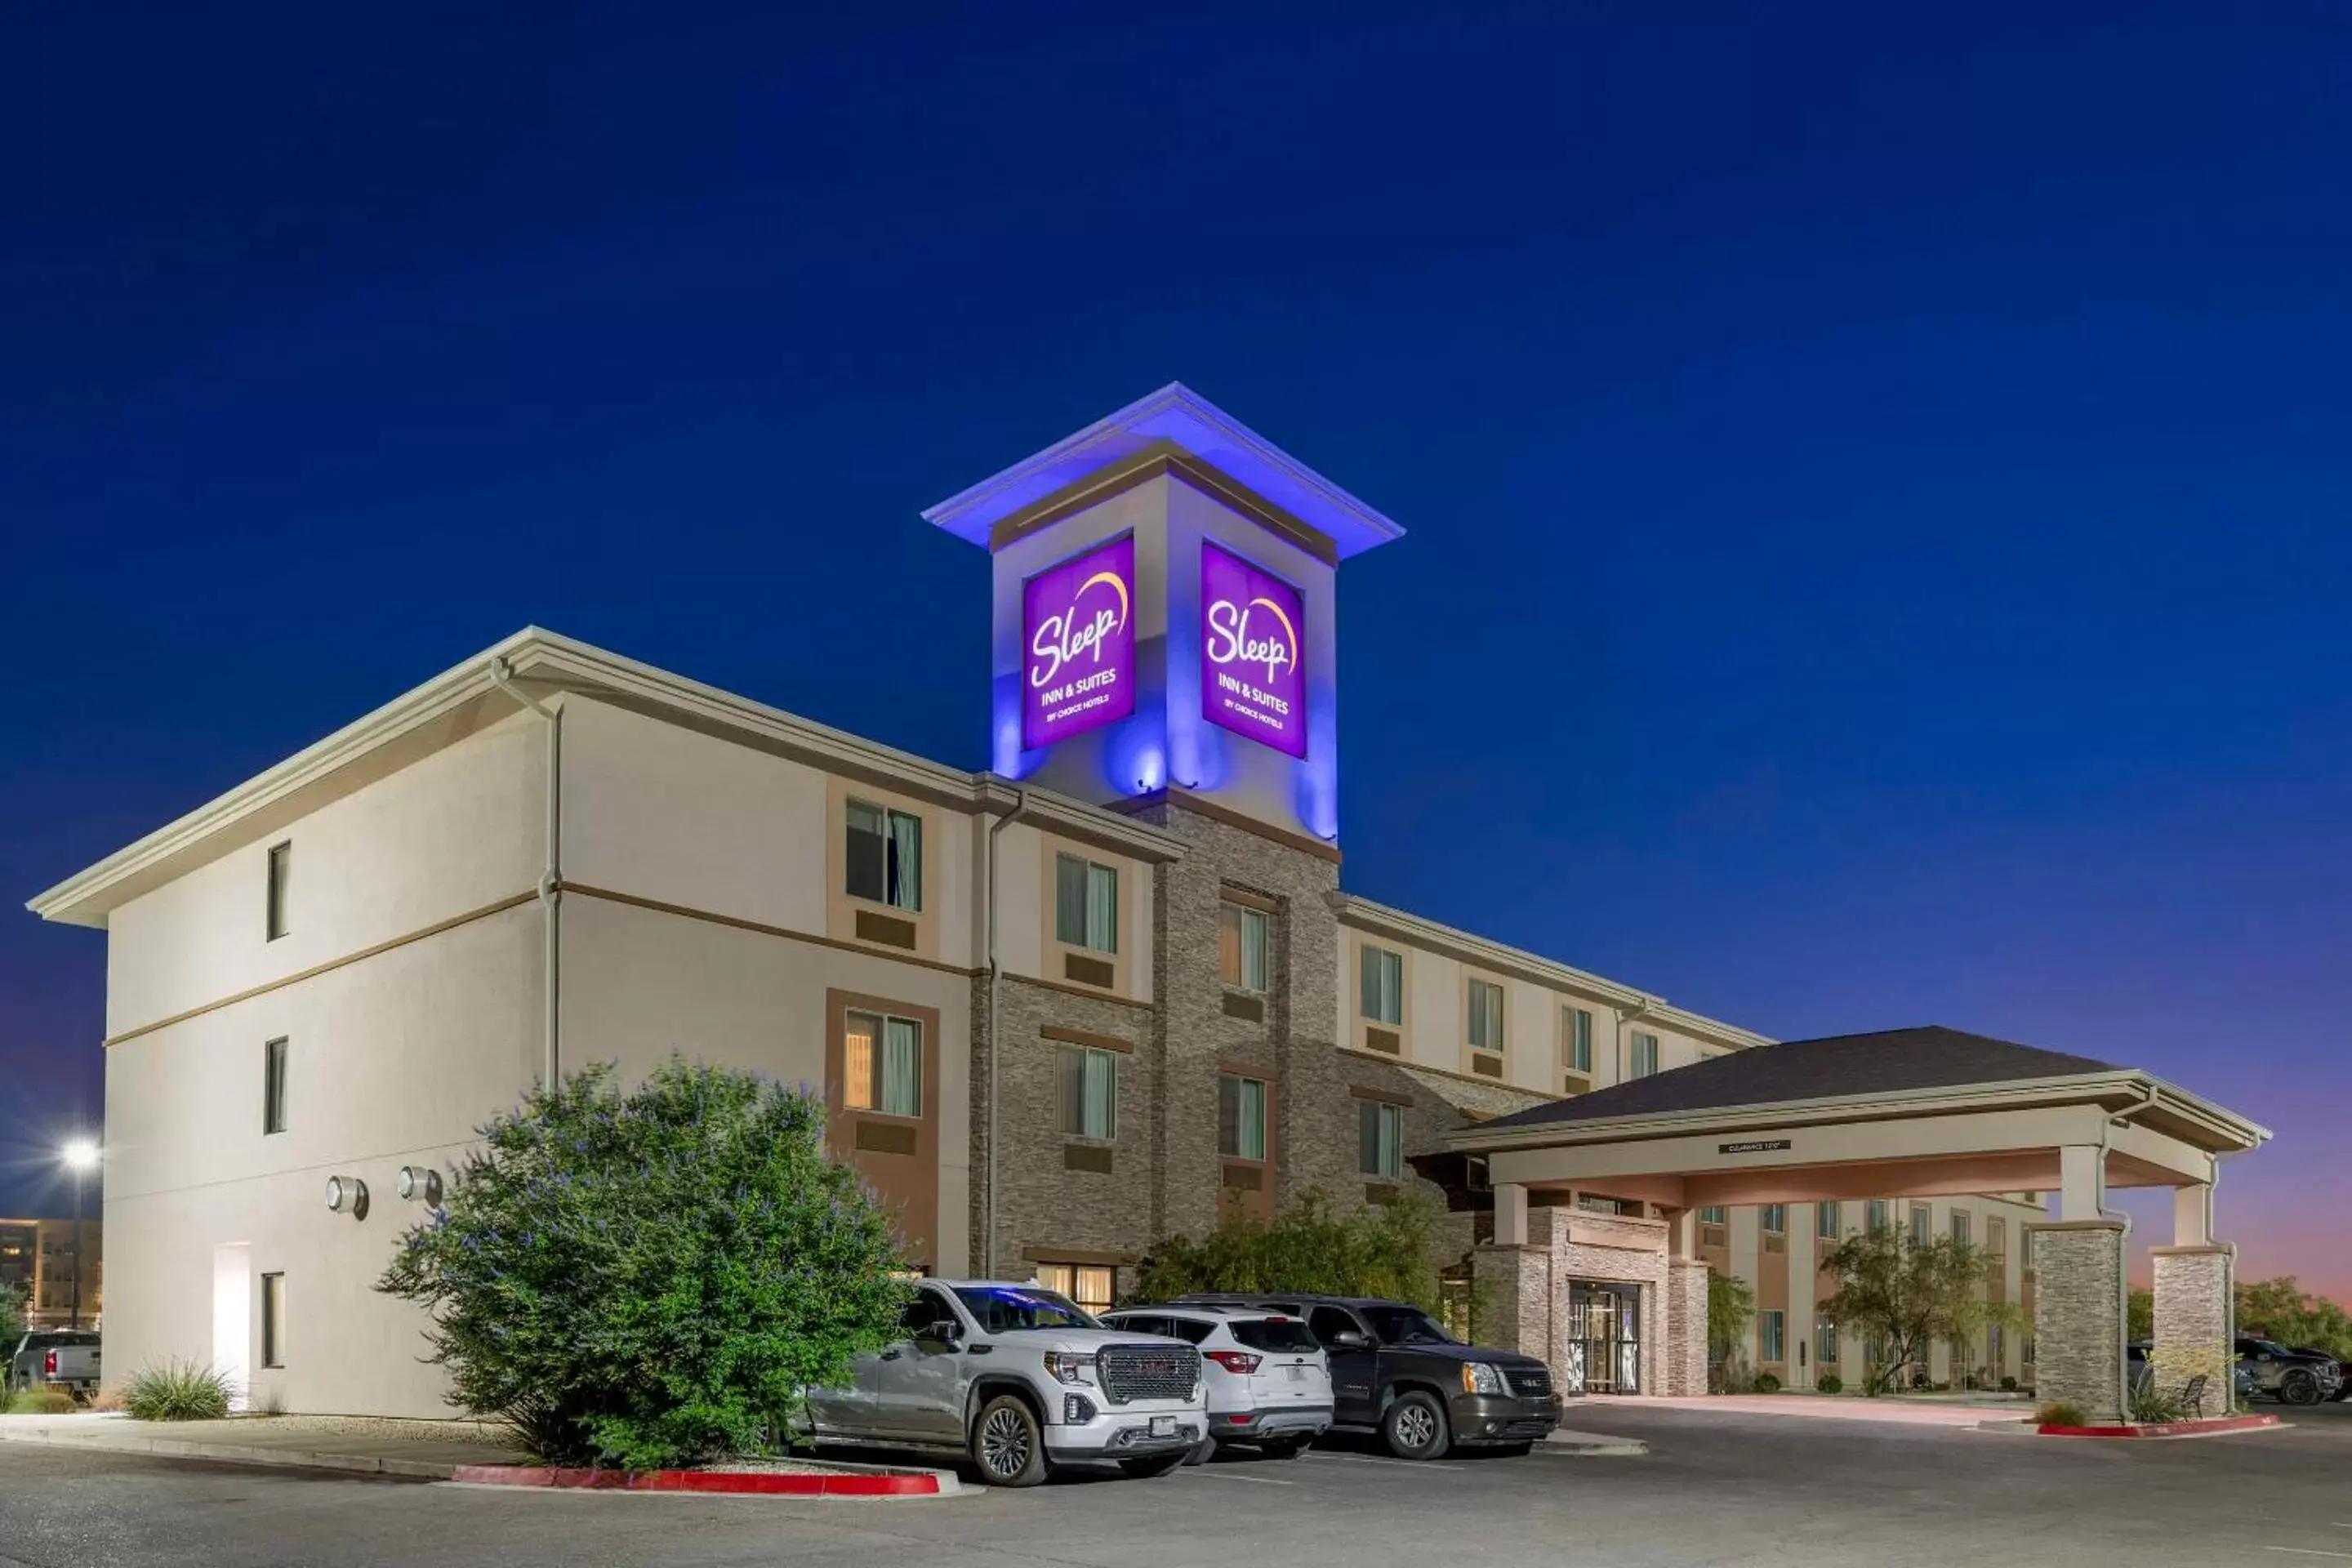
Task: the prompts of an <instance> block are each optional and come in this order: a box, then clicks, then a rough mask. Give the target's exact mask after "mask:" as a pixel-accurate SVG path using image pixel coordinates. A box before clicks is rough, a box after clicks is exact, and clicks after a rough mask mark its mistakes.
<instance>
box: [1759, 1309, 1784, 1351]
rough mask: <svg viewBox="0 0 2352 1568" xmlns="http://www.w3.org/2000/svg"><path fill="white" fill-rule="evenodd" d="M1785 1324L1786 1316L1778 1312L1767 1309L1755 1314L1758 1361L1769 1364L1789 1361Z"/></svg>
mask: <svg viewBox="0 0 2352 1568" xmlns="http://www.w3.org/2000/svg"><path fill="white" fill-rule="evenodd" d="M1787 1323H1788V1320H1787V1318H1786V1316H1785V1315H1784V1314H1783V1313H1781V1312H1780V1311H1779V1310H1773V1309H1768V1310H1764V1311H1761V1312H1759V1313H1757V1314H1756V1337H1757V1340H1758V1342H1759V1346H1760V1349H1759V1352H1758V1354H1757V1357H1756V1359H1757V1360H1758V1361H1760V1362H1765V1363H1773V1362H1783V1361H1786V1360H1788V1359H1789V1358H1788V1349H1789V1347H1788V1343H1787V1340H1786V1337H1785V1336H1786V1333H1787Z"/></svg>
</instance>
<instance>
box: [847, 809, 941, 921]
mask: <svg viewBox="0 0 2352 1568" xmlns="http://www.w3.org/2000/svg"><path fill="white" fill-rule="evenodd" d="M848 866H849V889H848V892H849V896H850V897H851V898H853V899H864V900H866V901H867V902H868V903H876V904H887V905H889V906H890V907H891V908H892V909H894V910H907V911H908V912H909V913H910V914H919V913H920V912H921V910H922V908H923V819H922V818H921V817H919V816H916V815H915V814H914V813H912V812H908V811H893V810H891V809H889V808H888V807H886V806H879V805H872V804H870V803H869V802H866V801H862V800H858V799H856V798H855V797H852V798H851V800H850V802H849V853H848Z"/></svg>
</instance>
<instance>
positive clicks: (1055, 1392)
mask: <svg viewBox="0 0 2352 1568" xmlns="http://www.w3.org/2000/svg"><path fill="white" fill-rule="evenodd" d="M899 1323H900V1331H901V1332H902V1333H903V1334H904V1335H905V1336H906V1337H905V1338H903V1339H901V1340H899V1341H898V1342H897V1343H896V1344H892V1345H888V1346H886V1347H885V1348H884V1349H882V1350H880V1351H878V1352H874V1353H872V1354H870V1355H862V1356H858V1357H856V1359H855V1361H854V1362H853V1363H852V1366H853V1369H854V1373H855V1377H856V1381H855V1383H854V1384H853V1385H852V1386H850V1387H847V1388H815V1389H811V1390H810V1391H809V1395H808V1420H809V1427H810V1435H811V1436H814V1438H815V1439H816V1440H817V1441H819V1442H821V1443H861V1444H870V1445H874V1446H877V1447H890V1448H929V1449H934V1450H953V1451H955V1452H958V1453H961V1454H963V1455H964V1456H966V1457H967V1458H970V1459H971V1462H972V1464H973V1466H974V1467H976V1468H978V1469H979V1471H980V1475H981V1479H982V1480H984V1481H986V1482H987V1483H988V1484H989V1485H991V1486H996V1487H1027V1486H1034V1485H1036V1484H1037V1483H1038V1482H1039V1481H1042V1480H1044V1479H1045V1476H1046V1473H1047V1471H1048V1470H1049V1469H1051V1468H1053V1467H1055V1466H1056V1465H1060V1464H1065V1463H1067V1462H1071V1461H1078V1460H1089V1461H1091V1460H1099V1461H1105V1462H1111V1463H1116V1464H1117V1465H1118V1467H1119V1468H1121V1469H1123V1470H1125V1471H1126V1472H1127V1473H1128V1474H1129V1475H1130V1476H1160V1475H1165V1474H1167V1473H1168V1472H1169V1471H1171V1470H1173V1469H1175V1468H1177V1467H1179V1466H1180V1465H1181V1464H1183V1462H1184V1458H1185V1456H1186V1455H1187V1454H1189V1453H1191V1452H1192V1449H1193V1448H1194V1447H1196V1446H1197V1445H1198V1444H1199V1443H1200V1442H1201V1440H1202V1438H1203V1437H1205V1436H1207V1435H1208V1428H1209V1416H1208V1407H1207V1405H1206V1403H1205V1400H1204V1397H1203V1393H1202V1378H1201V1352H1199V1351H1197V1350H1195V1349H1193V1348H1192V1346H1191V1345H1189V1344H1186V1343H1184V1342H1181V1341H1179V1340H1171V1339H1161V1338H1157V1337H1154V1336H1151V1335H1146V1334H1138V1333H1133V1332H1127V1333H1121V1332H1119V1331H1116V1330H1112V1329H1107V1328H1105V1327H1103V1326H1102V1324H1101V1323H1099V1322H1097V1321H1096V1320H1095V1319H1094V1318H1092V1317H1090V1316H1088V1315H1087V1312H1086V1311H1085V1310H1082V1309H1080V1308H1079V1307H1077V1306H1076V1305H1075V1304H1073V1303H1072V1302H1071V1301H1070V1300H1068V1299H1067V1298H1066V1297H1063V1296H1059V1295H1056V1294H1055V1293H1054V1292H1053V1291H1051V1290H1047V1289H1042V1288H1041V1287H1038V1286H1034V1285H1008V1284H1003V1283H1000V1282H997V1281H993V1280H985V1279H977V1280H974V1279H964V1280H957V1279H926V1280H924V1281H923V1282H922V1284H921V1285H920V1286H919V1287H918V1288H917V1289H916V1291H915V1297H914V1300H912V1301H910V1302H909V1303H908V1306H907V1310H906V1312H905V1314H904V1316H903V1317H902V1318H901V1319H900V1320H899Z"/></svg>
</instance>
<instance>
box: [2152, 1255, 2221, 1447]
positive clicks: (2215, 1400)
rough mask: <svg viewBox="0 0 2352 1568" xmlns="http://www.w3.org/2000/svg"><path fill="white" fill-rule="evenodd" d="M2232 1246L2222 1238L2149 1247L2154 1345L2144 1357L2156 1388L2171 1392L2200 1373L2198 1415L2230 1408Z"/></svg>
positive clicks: (2216, 1412)
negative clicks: (2202, 1386)
mask: <svg viewBox="0 0 2352 1568" xmlns="http://www.w3.org/2000/svg"><path fill="white" fill-rule="evenodd" d="M2237 1251H2238V1249H2237V1248H2236V1247H2231V1246H2229V1245H2228V1244H2226V1243H2219V1244H2210V1245H2207V1246H2202V1247H2151V1248H2149V1261H2150V1263H2151V1264H2153V1266H2154V1267H2155V1270H2156V1349H2155V1352H2154V1353H2153V1355H2152V1356H2151V1358H2150V1360H2151V1362H2152V1363H2153V1365H2154V1369H2155V1376H2156V1384H2157V1387H2158V1390H2160V1391H2161V1392H2163V1393H2165V1394H2172V1393H2175V1392H2176V1391H2178V1390H2179V1389H2180V1388H2183V1387H2185V1386H2186V1385H2187V1384H2189V1381H2190V1380H2191V1379H2192V1378H2196V1377H2200V1376H2201V1377H2203V1378H2204V1379H2205V1392H2204V1395H2203V1397H2202V1398H2201V1399H2200V1402H2199V1405H2198V1412H2197V1413H2198V1414H2199V1415H2228V1414H2229V1413H2230V1409H2231V1397H2232V1395H2231V1362H2233V1361H2234V1360H2235V1359H2236V1355H2235V1350H2236V1341H2237V1334H2236V1328H2237V1325H2236V1323H2235V1322H2234V1321H2232V1320H2233V1318H2234V1316H2235V1310H2234V1307H2235V1303H2234V1301H2233V1300H2232V1297H2233V1292H2234V1286H2235V1279H2234V1276H2235V1274H2236V1270H2237Z"/></svg>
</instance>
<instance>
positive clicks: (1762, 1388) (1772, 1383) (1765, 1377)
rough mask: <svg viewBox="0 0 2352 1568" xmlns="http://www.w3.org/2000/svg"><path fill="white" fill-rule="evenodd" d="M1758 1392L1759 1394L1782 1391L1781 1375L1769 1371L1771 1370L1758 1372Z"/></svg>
mask: <svg viewBox="0 0 2352 1568" xmlns="http://www.w3.org/2000/svg"><path fill="white" fill-rule="evenodd" d="M1756 1392H1757V1393H1759V1394H1778V1393H1780V1377H1779V1376H1778V1375H1777V1374H1775V1373H1769V1372H1759V1373H1757V1374H1756Z"/></svg>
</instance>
